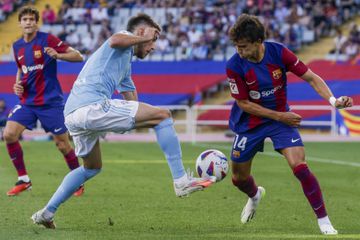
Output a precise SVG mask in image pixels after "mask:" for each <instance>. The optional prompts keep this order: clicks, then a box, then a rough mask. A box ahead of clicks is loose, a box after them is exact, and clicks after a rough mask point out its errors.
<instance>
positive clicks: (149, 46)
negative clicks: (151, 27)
mask: <svg viewBox="0 0 360 240" xmlns="http://www.w3.org/2000/svg"><path fill="white" fill-rule="evenodd" d="M144 33H145V29H142V30H140V35H141V36H143V35H144ZM157 39H158V36H157V37H155V38H154V40H152V41H151V42H147V43H142V44H138V45H136V46H135V48H134V54H135V56H136V57H138V58H140V59H144V58H145V57H146V56H147V55H149V53H151V52H152V51H154V50H155V42H156V40H157Z"/></svg>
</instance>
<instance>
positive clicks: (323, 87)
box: [301, 69, 353, 109]
mask: <svg viewBox="0 0 360 240" xmlns="http://www.w3.org/2000/svg"><path fill="white" fill-rule="evenodd" d="M301 78H302V79H304V80H305V81H306V82H308V83H309V84H310V85H311V86H312V87H313V88H314V89H315V91H316V92H317V93H318V94H319V95H320V96H321V97H322V98H324V99H325V100H327V101H329V102H330V104H331V105H332V106H334V107H336V108H339V109H340V108H347V107H351V106H352V105H353V100H352V98H351V97H348V96H341V97H339V98H335V97H334V94H333V93H332V92H331V90H330V89H329V87H328V86H327V84H326V83H325V81H324V80H323V79H322V78H321V77H320V76H318V75H317V74H315V73H314V72H313V71H311V70H310V69H308V70H307V71H306V72H305V74H304V75H302V76H301Z"/></svg>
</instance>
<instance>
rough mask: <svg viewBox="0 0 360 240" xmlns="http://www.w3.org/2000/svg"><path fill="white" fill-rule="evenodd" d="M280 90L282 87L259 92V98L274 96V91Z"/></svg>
mask: <svg viewBox="0 0 360 240" xmlns="http://www.w3.org/2000/svg"><path fill="white" fill-rule="evenodd" d="M281 88H282V85H279V86H277V87H274V88H273V89H271V90H266V91H262V92H261V96H262V97H268V96H270V95H274V94H275V92H276V91H278V90H280V89H281Z"/></svg>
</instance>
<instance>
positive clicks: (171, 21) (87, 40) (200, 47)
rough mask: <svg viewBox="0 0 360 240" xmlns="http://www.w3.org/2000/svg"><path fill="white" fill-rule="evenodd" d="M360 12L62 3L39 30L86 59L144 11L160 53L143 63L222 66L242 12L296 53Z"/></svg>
mask: <svg viewBox="0 0 360 240" xmlns="http://www.w3.org/2000/svg"><path fill="white" fill-rule="evenodd" d="M314 3H315V4H314ZM359 9H360V3H359V2H358V1H306V0H302V1H296V2H294V1H268V0H265V1H245V0H242V1H235V0H229V1H216V0H210V1H204V0H203V1H191V0H182V1H174V0H171V1H160V0H153V1H131V0H127V1H115V0H109V1H104V0H103V1H95V0H94V1H85V0H65V1H64V3H63V5H62V7H61V9H60V10H59V12H58V16H57V21H56V24H45V25H43V26H42V28H41V30H43V31H50V32H52V33H53V34H55V35H58V34H60V33H61V36H62V37H63V39H64V40H67V41H70V42H71V43H72V45H74V46H75V47H77V48H79V49H81V50H82V52H83V53H86V54H91V52H92V51H93V50H94V49H96V47H97V46H99V45H101V43H102V42H103V41H104V40H105V39H106V38H107V37H108V36H109V35H110V34H111V33H112V32H117V31H119V30H123V29H125V28H126V22H127V20H128V19H129V17H131V16H133V15H136V14H137V13H139V12H144V13H146V14H149V15H150V16H152V17H154V19H155V20H156V21H158V22H159V23H160V25H161V26H162V28H163V30H164V31H163V36H162V37H161V41H159V42H158V46H159V50H158V51H157V52H156V53H154V54H152V55H151V56H149V58H148V60H153V61H160V60H164V61H173V60H184V59H186V60H204V59H207V60H217V61H222V60H224V59H227V58H228V57H229V56H230V55H231V54H233V47H232V46H231V43H230V42H229V41H228V37H227V31H228V30H229V28H230V26H231V25H232V24H233V23H234V21H235V20H236V16H238V15H239V14H241V13H250V14H255V15H258V16H260V18H261V19H262V21H263V22H264V24H265V26H266V27H267V29H268V30H269V31H268V38H269V39H270V40H274V41H279V42H283V43H284V44H286V45H287V46H288V47H289V48H290V49H291V50H293V51H298V50H299V49H300V48H301V47H302V46H303V45H305V44H309V43H312V42H315V41H317V40H318V39H319V38H320V37H323V36H329V35H333V34H334V33H335V27H336V26H339V25H341V24H342V23H344V22H345V21H347V20H349V19H350V18H352V17H354V16H355V15H357V14H358V13H359ZM94 42H95V43H96V44H94ZM91 43H93V44H91Z"/></svg>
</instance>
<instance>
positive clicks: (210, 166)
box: [196, 149, 229, 182]
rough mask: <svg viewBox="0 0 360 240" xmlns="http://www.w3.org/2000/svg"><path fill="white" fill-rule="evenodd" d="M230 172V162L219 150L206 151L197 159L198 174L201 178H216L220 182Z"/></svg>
mask: <svg viewBox="0 0 360 240" xmlns="http://www.w3.org/2000/svg"><path fill="white" fill-rule="evenodd" d="M228 170H229V163H228V160H227V158H226V156H225V154H223V153H222V152H220V151H219V150H215V149H209V150H206V151H204V152H202V153H200V155H199V157H198V158H197V159H196V172H197V174H198V175H199V176H200V177H209V176H215V177H216V181H217V182H220V181H221V180H223V179H224V178H225V177H226V174H227V172H228Z"/></svg>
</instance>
